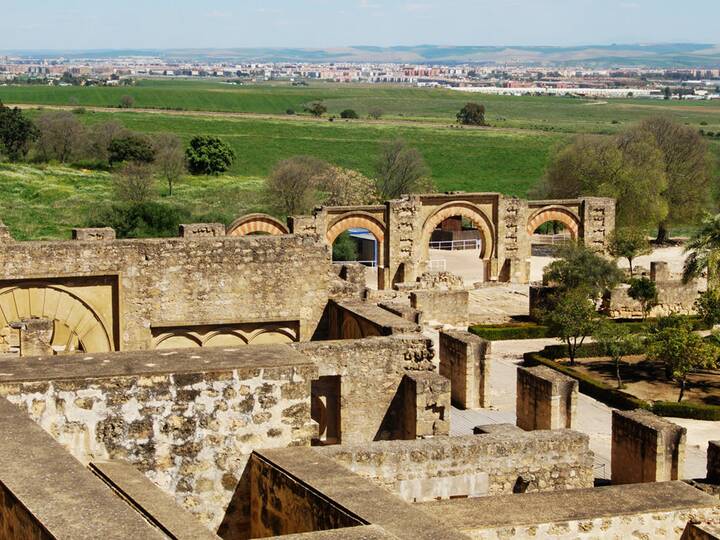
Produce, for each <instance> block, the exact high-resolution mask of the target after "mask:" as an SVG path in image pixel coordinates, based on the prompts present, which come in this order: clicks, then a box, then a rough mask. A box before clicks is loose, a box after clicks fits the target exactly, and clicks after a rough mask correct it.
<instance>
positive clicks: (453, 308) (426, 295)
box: [410, 291, 470, 326]
mask: <svg viewBox="0 0 720 540" xmlns="http://www.w3.org/2000/svg"><path fill="white" fill-rule="evenodd" d="M469 300H470V293H468V292H467V291H415V292H412V293H410V305H411V307H412V308H413V309H416V310H417V311H419V312H421V315H420V322H421V323H427V322H430V321H438V322H441V323H443V324H449V325H452V326H467V324H468V306H469Z"/></svg>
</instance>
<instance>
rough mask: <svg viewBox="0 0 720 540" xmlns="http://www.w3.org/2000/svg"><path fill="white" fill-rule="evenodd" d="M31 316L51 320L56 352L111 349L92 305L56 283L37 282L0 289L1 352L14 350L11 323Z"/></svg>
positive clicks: (104, 328) (108, 336)
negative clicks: (55, 284)
mask: <svg viewBox="0 0 720 540" xmlns="http://www.w3.org/2000/svg"><path fill="white" fill-rule="evenodd" d="M30 318H41V319H49V320H51V321H53V336H52V340H51V344H52V348H53V350H54V351H55V352H57V353H68V352H80V351H84V352H109V351H112V350H113V349H114V348H113V345H112V340H111V338H110V335H111V334H110V333H109V332H108V330H107V329H106V327H105V324H104V323H103V321H102V319H101V318H100V316H99V315H98V314H97V313H96V312H95V310H94V309H93V308H92V307H90V306H89V305H88V304H87V303H86V302H84V301H83V300H81V299H80V298H78V297H77V296H75V295H74V294H72V293H71V292H69V291H67V290H65V289H63V288H61V287H59V286H54V285H49V284H42V283H38V284H34V285H31V284H28V285H26V286H21V287H20V286H19V287H8V288H5V289H0V352H2V351H3V350H4V351H5V352H10V353H11V352H14V349H15V347H16V344H15V343H14V340H15V339H16V336H17V333H16V332H15V331H14V330H13V329H12V328H11V327H10V325H11V324H13V323H18V322H20V321H21V320H23V319H30Z"/></svg>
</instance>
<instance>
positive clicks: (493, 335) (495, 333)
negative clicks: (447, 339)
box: [469, 317, 708, 356]
mask: <svg viewBox="0 0 720 540" xmlns="http://www.w3.org/2000/svg"><path fill="white" fill-rule="evenodd" d="M689 320H690V321H691V322H692V325H693V328H694V329H695V330H706V329H707V328H708V326H707V325H706V324H705V323H704V322H703V320H702V319H700V318H699V317H689ZM654 322H655V320H654V319H648V320H646V321H636V320H629V319H617V320H616V321H615V323H616V324H622V325H623V326H624V327H625V328H627V329H628V330H629V331H630V332H632V333H634V334H641V333H643V332H647V331H648V330H650V328H652V325H653V323H654ZM469 331H470V332H472V333H473V334H475V335H477V336H480V337H481V338H483V339H487V340H488V341H507V340H510V339H540V338H551V337H557V336H556V335H555V334H553V333H552V332H550V329H549V328H548V327H547V326H544V325H542V324H537V323H508V324H498V325H477V326H471V327H470V328H469ZM590 356H592V355H590Z"/></svg>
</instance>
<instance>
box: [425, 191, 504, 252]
mask: <svg viewBox="0 0 720 540" xmlns="http://www.w3.org/2000/svg"><path fill="white" fill-rule="evenodd" d="M455 216H461V217H464V218H467V219H469V220H470V221H471V222H472V224H473V225H475V227H477V229H478V231H479V232H480V238H481V240H482V247H481V249H480V258H481V259H489V258H490V257H492V256H493V254H494V253H495V230H494V227H493V224H492V222H491V221H490V219H489V218H488V217H487V216H486V215H485V213H484V212H483V211H482V210H480V208H478V207H477V206H475V205H474V204H472V203H469V202H464V201H458V202H451V203H448V204H445V205H443V206H441V207H440V208H438V209H437V210H436V211H435V213H433V214H432V215H431V216H430V217H428V218H427V220H426V221H425V224H424V225H423V232H422V249H423V260H427V259H428V257H429V254H430V238H431V236H432V232H433V231H434V230H435V228H436V227H437V226H438V225H440V223H442V222H443V221H445V220H446V219H448V218H451V217H455Z"/></svg>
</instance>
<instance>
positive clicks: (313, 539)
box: [265, 525, 397, 540]
mask: <svg viewBox="0 0 720 540" xmlns="http://www.w3.org/2000/svg"><path fill="white" fill-rule="evenodd" d="M265 540H397V536H395V535H394V534H390V533H389V532H386V531H385V530H384V529H383V528H382V527H378V526H377V525H358V526H357V527H342V528H341V529H330V530H327V531H315V532H311V533H298V534H285V535H282V536H269V537H267V538H266V539H265Z"/></svg>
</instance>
